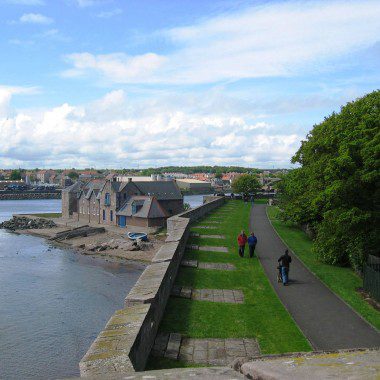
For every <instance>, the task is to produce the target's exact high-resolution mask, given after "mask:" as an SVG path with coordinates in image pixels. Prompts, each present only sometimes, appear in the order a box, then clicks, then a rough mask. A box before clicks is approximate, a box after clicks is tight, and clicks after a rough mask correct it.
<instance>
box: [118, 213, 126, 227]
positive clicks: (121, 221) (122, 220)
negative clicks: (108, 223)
mask: <svg viewBox="0 0 380 380" xmlns="http://www.w3.org/2000/svg"><path fill="white" fill-rule="evenodd" d="M126 225H127V217H126V216H122V215H120V216H119V226H120V227H125V226H126Z"/></svg>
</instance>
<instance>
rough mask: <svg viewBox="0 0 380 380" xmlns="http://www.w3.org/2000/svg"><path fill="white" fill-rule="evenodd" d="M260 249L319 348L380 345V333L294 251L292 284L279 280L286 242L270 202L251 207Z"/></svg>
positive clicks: (288, 302)
mask: <svg viewBox="0 0 380 380" xmlns="http://www.w3.org/2000/svg"><path fill="white" fill-rule="evenodd" d="M250 226H251V229H252V230H253V231H254V232H255V234H256V235H257V237H258V245H257V253H258V257H259V260H260V262H261V264H262V266H263V267H264V270H265V273H266V275H267V276H268V279H269V281H270V282H271V284H272V286H273V288H274V290H275V291H276V293H277V295H278V297H279V298H280V300H281V302H282V303H283V304H284V306H285V307H286V309H287V310H288V311H289V313H290V314H291V316H292V317H293V318H294V320H295V322H296V323H297V324H298V326H299V327H300V329H301V330H302V332H303V333H304V335H305V336H306V337H307V339H308V340H309V342H310V343H311V345H312V347H313V349H315V350H338V349H354V348H374V347H380V333H379V332H378V331H377V330H376V329H375V328H373V327H372V326H371V325H369V324H368V323H367V322H366V321H364V320H363V319H362V318H361V317H360V316H359V315H358V314H356V312H355V311H353V310H352V309H351V308H350V307H349V306H348V305H347V304H346V303H344V302H343V301H342V300H341V299H340V298H339V297H337V296H336V295H335V294H334V293H333V292H332V291H331V290H330V289H328V288H327V287H326V286H325V285H324V284H323V283H322V282H321V281H320V280H319V279H318V278H317V277H315V276H314V275H313V274H312V273H311V272H310V271H309V270H308V269H307V268H306V267H305V266H304V265H303V264H302V262H301V261H300V260H299V259H298V258H297V257H296V256H295V255H294V254H293V253H292V252H290V254H291V256H292V264H291V267H290V281H289V286H283V285H282V284H279V283H277V259H278V258H279V257H280V256H281V255H282V254H283V253H284V251H285V249H286V248H287V247H286V245H285V244H284V243H283V242H282V240H281V239H280V238H279V236H278V235H277V233H276V231H275V230H274V229H273V227H272V225H271V223H270V221H269V220H268V217H267V215H266V205H255V206H254V208H253V209H252V210H251V218H250Z"/></svg>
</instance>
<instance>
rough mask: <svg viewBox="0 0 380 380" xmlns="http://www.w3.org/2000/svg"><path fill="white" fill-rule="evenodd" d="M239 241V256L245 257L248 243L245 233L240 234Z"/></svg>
mask: <svg viewBox="0 0 380 380" xmlns="http://www.w3.org/2000/svg"><path fill="white" fill-rule="evenodd" d="M237 240H238V245H239V256H240V257H244V248H245V245H246V243H247V235H246V234H245V233H244V231H241V232H240V234H239V236H238V238H237Z"/></svg>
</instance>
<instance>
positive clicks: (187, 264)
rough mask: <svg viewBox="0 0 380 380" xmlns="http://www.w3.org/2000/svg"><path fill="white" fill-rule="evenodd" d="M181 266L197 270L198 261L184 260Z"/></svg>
mask: <svg viewBox="0 0 380 380" xmlns="http://www.w3.org/2000/svg"><path fill="white" fill-rule="evenodd" d="M181 266H183V267H190V268H197V267H198V261H197V260H182V261H181Z"/></svg>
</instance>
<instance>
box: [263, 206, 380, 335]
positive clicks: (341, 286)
mask: <svg viewBox="0 0 380 380" xmlns="http://www.w3.org/2000/svg"><path fill="white" fill-rule="evenodd" d="M267 210H268V216H269V218H270V220H271V222H272V224H273V227H274V228H275V229H276V231H277V232H278V234H279V235H280V236H281V238H282V239H283V240H284V242H285V243H286V244H287V245H288V246H289V247H290V248H291V249H292V251H293V252H294V253H295V254H296V255H297V256H298V258H299V259H300V260H302V262H303V263H304V264H305V265H306V266H307V267H308V268H309V269H310V270H311V271H312V272H313V273H314V274H315V275H316V276H317V277H319V278H320V279H321V280H322V281H323V282H324V283H325V284H326V285H327V286H328V287H329V288H330V289H331V290H332V291H333V292H335V293H336V294H337V295H339V296H340V297H341V298H342V299H344V300H345V301H346V302H347V303H348V304H349V305H350V306H351V307H352V308H353V309H355V310H356V311H357V312H358V313H359V314H361V315H362V316H363V317H364V318H365V319H366V320H367V321H368V322H370V323H372V324H373V325H374V326H375V327H376V328H378V329H380V312H378V311H376V310H375V309H374V308H373V307H372V306H370V305H369V304H368V303H367V302H365V301H364V300H363V298H362V297H361V296H360V295H359V294H358V292H357V291H356V288H358V287H361V286H362V285H363V282H362V279H361V278H360V277H359V276H357V275H356V274H355V273H354V272H353V271H352V270H351V269H350V268H342V267H336V266H333V265H328V264H323V263H321V262H320V261H318V260H317V257H316V256H315V255H314V254H313V253H312V251H311V247H312V241H311V240H310V238H309V237H308V236H307V235H306V234H305V233H304V232H303V231H302V230H300V229H299V228H298V227H297V226H295V225H293V224H291V223H285V222H283V221H281V220H279V219H278V217H277V216H278V208H277V207H268V209H267Z"/></svg>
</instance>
